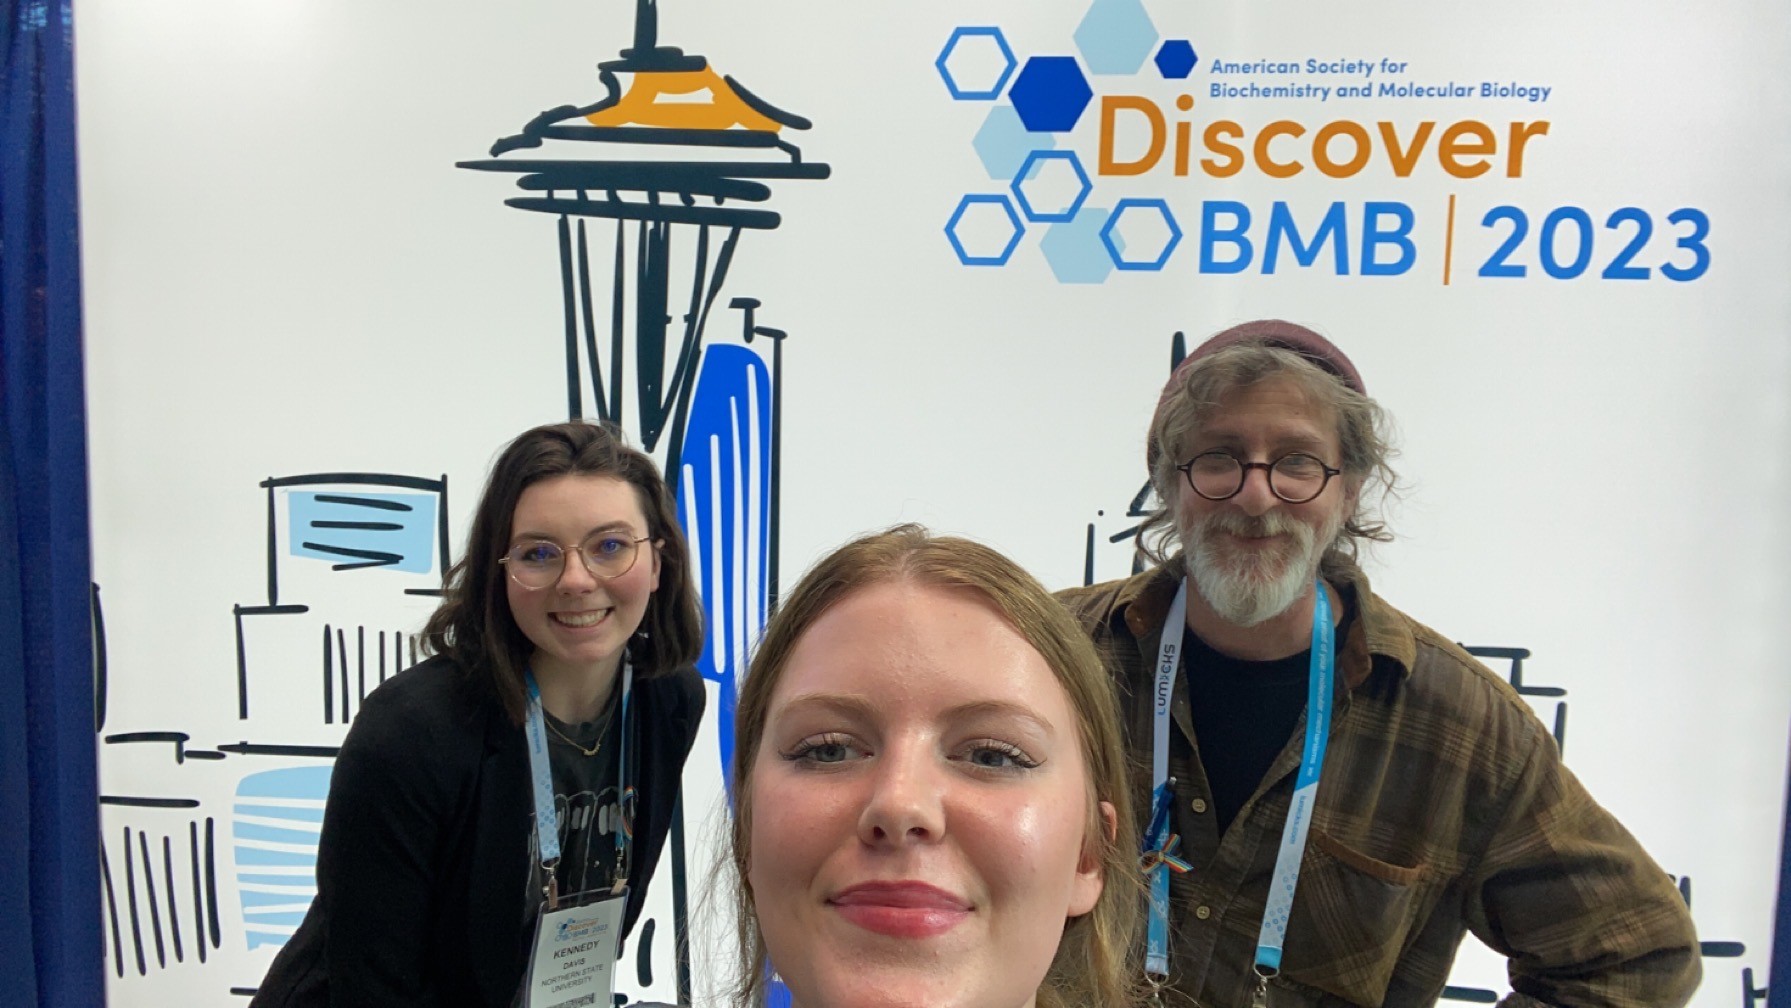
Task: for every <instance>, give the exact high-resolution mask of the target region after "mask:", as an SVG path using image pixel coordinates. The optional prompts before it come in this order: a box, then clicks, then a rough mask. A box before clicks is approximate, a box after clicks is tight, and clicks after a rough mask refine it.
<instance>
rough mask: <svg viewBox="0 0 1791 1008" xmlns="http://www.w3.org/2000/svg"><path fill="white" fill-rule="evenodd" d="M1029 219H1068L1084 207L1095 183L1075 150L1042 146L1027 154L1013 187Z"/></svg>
mask: <svg viewBox="0 0 1791 1008" xmlns="http://www.w3.org/2000/svg"><path fill="white" fill-rule="evenodd" d="M1011 188H1012V189H1013V191H1014V198H1015V199H1017V200H1019V201H1020V211H1021V212H1022V213H1024V214H1025V215H1026V219H1027V220H1029V221H1037V222H1040V223H1055V222H1059V221H1067V220H1069V219H1071V218H1073V217H1075V216H1076V211H1077V210H1080V209H1082V201H1083V200H1085V199H1087V198H1088V194H1089V192H1090V191H1092V190H1093V189H1094V185H1093V184H1092V183H1090V182H1089V181H1088V173H1087V172H1085V171H1083V170H1082V160H1081V159H1080V158H1078V157H1076V152H1075V151H1058V150H1042V151H1033V152H1032V153H1031V154H1028V155H1026V163H1025V164H1023V165H1021V166H1020V171H1019V174H1017V175H1015V176H1014V184H1013V186H1012V187H1011Z"/></svg>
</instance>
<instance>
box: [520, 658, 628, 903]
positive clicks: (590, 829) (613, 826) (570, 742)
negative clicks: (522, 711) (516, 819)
mask: <svg viewBox="0 0 1791 1008" xmlns="http://www.w3.org/2000/svg"><path fill="white" fill-rule="evenodd" d="M618 692H620V691H619V690H612V691H611V692H610V699H609V703H608V705H607V706H605V707H604V709H603V712H602V713H601V714H599V715H597V718H596V719H595V720H593V721H584V722H580V723H578V724H567V723H566V722H564V721H561V720H560V719H558V718H556V717H554V716H553V715H552V714H549V713H547V712H546V711H542V717H543V718H544V719H545V721H546V722H547V761H548V765H549V767H550V768H551V769H552V771H553V791H554V795H553V798H554V807H555V811H556V812H557V813H558V815H559V819H560V864H559V867H558V868H556V869H555V871H554V874H555V877H556V878H557V880H558V882H559V887H560V894H561V895H563V896H570V895H573V894H576V893H582V892H589V891H591V890H593V889H608V888H609V887H610V885H611V884H612V883H614V881H615V869H616V833H617V831H618V830H620V829H621V818H620V817H621V810H620V807H619V804H618V791H617V788H616V785H617V780H616V756H617V751H618V750H619V748H620V746H621V744H622V739H621V735H622V732H621V719H620V718H618V717H616V708H617V701H616V693H618ZM599 740H601V741H599ZM591 749H595V750H596V751H595V752H594V753H592V754H590V755H586V752H587V751H588V750H591ZM537 848H538V844H537V843H536V833H535V823H534V816H532V815H531V816H530V817H529V864H530V865H531V868H530V870H529V893H530V898H529V899H528V900H526V901H525V903H524V906H525V909H526V911H527V915H528V918H529V919H530V920H531V921H532V920H533V919H534V915H535V911H536V908H537V907H539V906H540V904H541V884H542V879H541V857H540V851H539V850H538V849H537Z"/></svg>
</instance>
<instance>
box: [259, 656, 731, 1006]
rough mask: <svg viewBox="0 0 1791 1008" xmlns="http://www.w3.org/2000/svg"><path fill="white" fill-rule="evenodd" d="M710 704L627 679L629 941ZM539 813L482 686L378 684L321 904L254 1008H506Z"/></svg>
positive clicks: (434, 677) (423, 678)
mask: <svg viewBox="0 0 1791 1008" xmlns="http://www.w3.org/2000/svg"><path fill="white" fill-rule="evenodd" d="M704 698H705V693H704V689H703V681H702V678H701V677H700V676H699V675H698V674H697V673H696V671H695V670H694V669H682V670H680V671H678V672H675V673H672V674H670V675H666V676H661V677H657V678H653V679H644V680H643V679H637V680H636V681H635V684H634V695H633V698H632V703H633V707H634V710H635V714H634V717H635V718H636V720H635V722H634V725H635V736H636V737H637V738H638V739H639V741H638V743H635V744H634V746H632V748H634V749H635V754H631V755H632V757H633V759H634V760H635V762H634V765H635V766H636V767H637V768H638V770H637V772H636V773H635V774H634V775H633V776H634V778H635V788H636V791H637V793H638V794H639V796H640V797H639V799H638V803H637V806H636V810H635V823H634V850H633V852H632V854H631V858H632V862H633V863H632V864H631V866H630V868H629V875H628V884H629V886H630V889H629V896H628V906H627V908H626V911H625V915H624V922H623V934H624V935H626V934H627V933H628V932H629V931H630V930H631V929H632V928H633V927H634V921H635V918H637V917H639V916H640V911H641V905H642V903H643V902H644V901H645V899H646V894H647V883H648V881H649V880H650V879H651V878H652V877H653V867H654V865H655V863H656V862H658V860H659V853H660V850H661V848H663V847H664V845H665V837H666V831H667V830H668V829H669V828H670V825H671V817H672V809H673V806H674V805H675V803H676V801H677V798H678V785H679V780H680V778H681V776H682V771H683V767H684V759H685V757H686V756H687V755H688V754H689V752H690V746H691V742H692V741H693V740H694V739H695V737H696V731H697V725H698V723H699V722H700V721H701V720H702V717H703V705H704ZM533 813H534V804H533V797H532V794H531V791H530V784H529V760H528V747H527V742H526V740H525V738H524V736H523V730H522V728H520V727H518V726H517V725H514V724H511V723H510V721H509V719H508V718H507V717H506V716H505V714H504V710H503V707H502V705H501V704H499V703H498V701H497V698H496V697H495V695H493V693H492V691H491V689H490V687H489V686H487V685H485V684H484V683H483V682H482V681H480V680H478V679H475V678H473V677H469V676H468V675H466V674H465V673H463V672H462V671H461V670H460V668H459V666H457V665H455V664H454V663H453V662H451V661H449V660H448V659H447V658H445V657H442V656H437V657H434V658H431V659H429V660H427V661H424V662H422V663H421V664H418V665H416V666H413V667H412V668H409V669H406V670H405V671H403V672H401V673H399V674H398V675H396V676H394V677H392V678H391V679H389V680H387V681H386V682H385V683H384V684H383V685H381V686H380V687H379V688H378V689H377V690H374V691H373V693H372V694H370V695H369V696H368V697H367V700H366V702H365V704H364V705H363V706H362V707H361V711H360V714H359V715H358V716H356V718H355V720H354V725H353V727H352V728H350V730H349V732H348V737H347V739H345V740H344V741H343V743H342V752H341V755H340V756H338V757H337V759H336V767H335V771H334V773H333V775H332V776H331V778H330V797H329V801H328V803H327V804H326V805H325V807H324V815H323V833H322V836H321V838H320V840H319V848H318V858H317V899H316V900H315V901H314V902H313V903H312V904H311V909H310V911H309V912H308V913H307V914H306V915H305V920H304V923H302V924H300V925H299V928H298V932H297V934H295V935H293V938H292V940H291V941H290V942H288V943H287V945H286V947H285V948H283V949H281V950H280V953H279V955H278V956H276V957H275V958H274V962H273V965H272V966H270V967H269V968H268V972H267V977H266V978H265V979H264V980H263V981H262V983H261V988H260V990H259V991H258V992H257V993H256V995H255V999H254V1000H253V1001H252V1002H251V1003H250V1005H251V1008H297V1006H313V1005H331V1006H335V1008H347V1006H356V1008H359V1006H363V1005H365V1006H369V1008H371V1006H376V1005H377V1006H380V1008H398V1006H405V1005H416V1006H425V1005H427V1006H448V1005H501V1006H507V1005H509V1004H510V1003H511V1000H512V999H513V998H514V997H515V995H516V991H517V988H518V986H519V985H520V984H521V982H522V972H523V969H524V968H525V967H526V966H527V963H528V944H529V941H530V940H531V939H532V937H533V934H532V931H533V915H532V914H528V913H526V912H525V908H524V895H525V889H526V887H527V886H528V872H529V867H530V866H529V864H528V849H529V830H530V828H531V827H530V823H531V822H532V820H531V818H530V817H531V816H532V815H533Z"/></svg>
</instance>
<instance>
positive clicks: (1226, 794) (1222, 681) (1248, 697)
mask: <svg viewBox="0 0 1791 1008" xmlns="http://www.w3.org/2000/svg"><path fill="white" fill-rule="evenodd" d="M1354 618H1355V607H1354V606H1352V605H1349V604H1348V603H1347V601H1346V602H1345V605H1344V616H1343V622H1342V624H1341V625H1340V626H1339V627H1338V628H1337V640H1338V641H1340V642H1341V641H1342V640H1343V638H1344V636H1345V635H1346V634H1347V633H1348V631H1349V625H1350V622H1351V621H1352V620H1353V619H1354ZM1182 649H1183V650H1182V655H1183V658H1182V669H1183V674H1184V675H1186V676H1187V677H1188V703H1189V706H1190V707H1191V708H1192V711H1193V720H1194V739H1195V742H1196V744H1197V746H1198V748H1199V750H1200V763H1201V766H1202V767H1203V768H1204V769H1205V770H1206V783H1207V786H1208V787H1209V788H1211V789H1212V794H1213V813H1214V814H1215V815H1216V816H1218V822H1219V832H1220V833H1221V834H1223V833H1224V832H1225V830H1226V828H1227V827H1229V826H1230V825H1231V822H1232V820H1233V819H1236V818H1237V814H1238V811H1239V810H1240V809H1242V808H1243V807H1244V803H1245V802H1247V801H1249V800H1250V796H1251V795H1253V794H1255V793H1256V787H1257V785H1259V784H1261V783H1262V778H1263V776H1264V775H1266V774H1267V773H1268V772H1269V767H1270V766H1271V765H1272V764H1274V762H1275V757H1277V756H1279V755H1281V750H1282V749H1283V748H1285V747H1286V746H1287V742H1288V740H1289V739H1291V738H1292V737H1293V732H1294V726H1295V725H1297V724H1298V723H1299V721H1300V712H1301V711H1304V710H1305V709H1306V691H1307V685H1306V681H1307V676H1308V675H1309V673H1310V667H1309V666H1310V663H1311V651H1310V650H1307V651H1301V652H1300V653H1298V654H1293V655H1288V656H1287V657H1286V658H1278V659H1275V660H1274V661H1263V662H1258V661H1245V660H1244V659H1242V658H1233V657H1231V656H1230V655H1225V654H1220V653H1219V652H1218V651H1215V650H1213V649H1212V648H1211V647H1208V646H1207V643H1206V642H1205V641H1203V640H1201V639H1200V638H1199V637H1198V636H1196V635H1195V633H1194V631H1192V630H1189V631H1187V632H1185V633H1184V634H1182Z"/></svg>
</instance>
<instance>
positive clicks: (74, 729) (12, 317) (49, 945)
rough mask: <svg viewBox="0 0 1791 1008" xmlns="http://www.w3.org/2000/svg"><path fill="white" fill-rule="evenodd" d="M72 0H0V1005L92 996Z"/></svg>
mask: <svg viewBox="0 0 1791 1008" xmlns="http://www.w3.org/2000/svg"><path fill="white" fill-rule="evenodd" d="M70 2H71V0H53V2H52V0H0V4H3V5H4V20H3V21H0V51H3V52H4V54H5V60H6V64H5V81H6V84H5V92H4V104H3V106H0V158H3V159H4V160H0V1002H4V1003H5V1004H7V1005H19V1006H21V1008H24V1006H32V1008H76V1006H80V1008H89V1006H97V1005H101V1004H103V1003H104V980H103V971H102V963H101V956H102V950H101V945H100V935H101V932H100V895H99V797H98V791H97V776H96V771H95V765H96V762H97V761H96V758H95V751H94V749H95V745H94V743H95V739H94V704H93V697H94V692H93V657H92V652H93V639H92V621H91V617H90V615H89V613H90V606H89V594H88V586H89V583H90V581H89V573H88V567H89V565H88V539H87V433H86V423H87V420H86V404H85V401H84V395H83V391H82V367H81V280H80V255H79V245H78V229H77V223H76V210H77V204H76V190H75V103H74V60H73V50H72V40H71V38H70V34H71V30H70V7H69V4H70Z"/></svg>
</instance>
